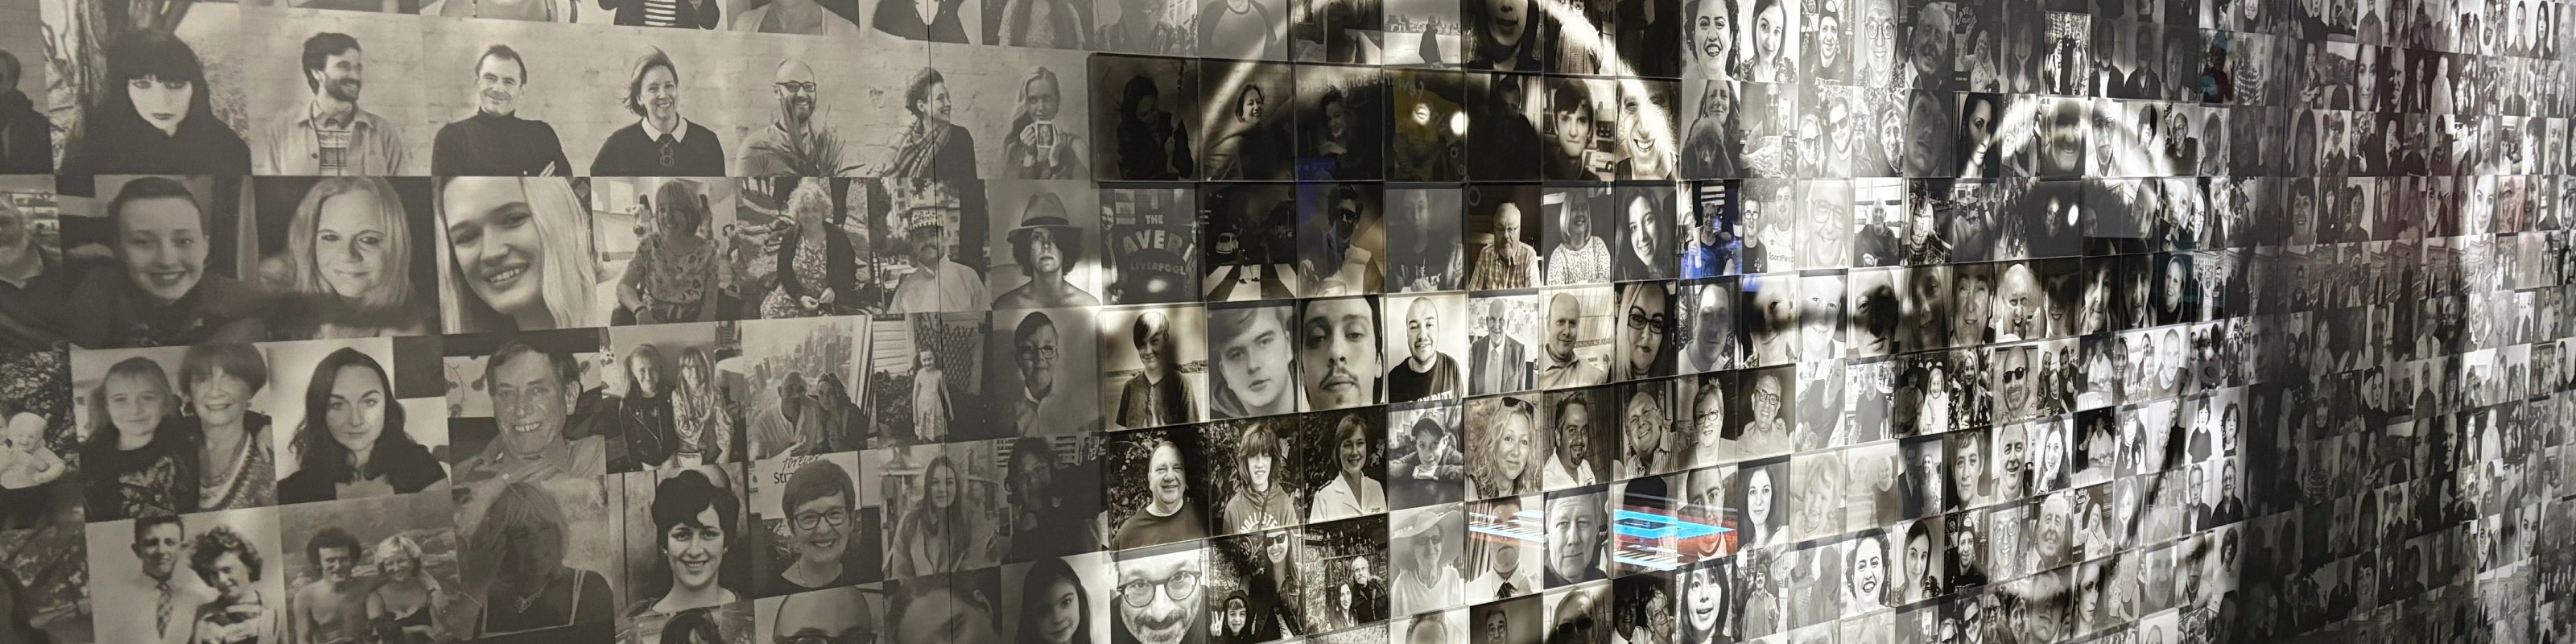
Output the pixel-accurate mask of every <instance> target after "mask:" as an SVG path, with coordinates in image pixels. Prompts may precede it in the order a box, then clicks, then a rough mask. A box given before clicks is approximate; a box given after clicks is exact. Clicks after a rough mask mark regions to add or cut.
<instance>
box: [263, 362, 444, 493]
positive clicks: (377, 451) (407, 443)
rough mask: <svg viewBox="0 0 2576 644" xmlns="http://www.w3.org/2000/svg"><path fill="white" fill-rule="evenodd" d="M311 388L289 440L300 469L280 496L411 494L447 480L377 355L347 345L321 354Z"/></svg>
mask: <svg viewBox="0 0 2576 644" xmlns="http://www.w3.org/2000/svg"><path fill="white" fill-rule="evenodd" d="M308 382H309V383H310V384H308V385H306V387H305V391H304V422H303V424H301V425H298V426H297V427H296V428H295V436H294V437H293V438H292V439H291V442H290V443H288V445H289V448H290V449H291V450H293V451H294V453H295V458H296V470H295V473H294V474H291V475H288V476H287V477H286V479H285V480H283V481H279V482H278V484H277V496H278V499H279V500H280V501H282V502H285V503H306V502H312V501H328V500H332V499H354V498H363V497H372V496H384V495H390V494H410V493H413V492H419V491H422V490H426V489H430V488H431V487H432V486H436V485H439V484H441V483H443V482H445V481H446V480H447V470H446V469H445V468H444V467H442V466H441V465H440V463H439V461H438V457H436V456H433V455H431V454H430V452H429V448H426V447H422V446H421V445H420V443H418V442H415V441H413V440H412V437H411V434H409V433H407V432H405V431H403V428H404V427H405V422H406V419H405V418H404V415H403V406H402V401H399V400H395V399H394V388H393V384H394V381H393V376H392V375H391V374H390V373H389V372H387V371H386V370H385V366H384V365H383V364H380V363H378V362H376V359H375V358H374V357H372V356H369V355H367V354H365V353H363V352H360V351H358V350H357V349H349V348H342V349H340V350H338V351H333V352H331V353H330V355H326V356H323V357H322V361H321V362H320V363H319V364H316V365H314V367H313V379H312V380H310V381H308Z"/></svg>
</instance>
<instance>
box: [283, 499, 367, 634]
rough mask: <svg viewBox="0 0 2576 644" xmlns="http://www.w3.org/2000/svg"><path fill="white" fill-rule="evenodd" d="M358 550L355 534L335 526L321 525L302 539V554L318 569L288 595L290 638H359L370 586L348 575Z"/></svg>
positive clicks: (363, 625) (355, 562)
mask: <svg viewBox="0 0 2576 644" xmlns="http://www.w3.org/2000/svg"><path fill="white" fill-rule="evenodd" d="M361 552H363V547H362V546H360V545H358V538H357V537H355V536H351V535H350V534H349V532H348V531H347V530H342V529H340V528H338V527H336V526H335V527H328V528H323V529H322V531H321V532H317V533H314V535H313V538H312V539H309V540H306V541H305V542H304V556H305V558H306V559H307V560H309V561H310V562H311V563H312V564H313V568H314V569H316V570H319V571H321V573H320V575H319V578H318V579H315V580H314V581H311V582H308V583H306V584H304V585H303V586H302V587H299V588H296V589H295V594H293V595H291V596H288V597H287V605H288V606H290V607H291V608H290V609H289V610H288V611H287V612H288V613H289V614H292V615H293V616H294V619H293V622H294V628H295V630H294V635H293V636H292V637H291V638H290V639H292V640H294V641H295V642H309V643H312V644H351V643H354V642H356V641H358V640H357V637H358V633H359V631H361V630H362V629H363V628H364V627H365V624H366V619H367V617H366V613H365V609H366V606H367V604H366V597H365V593H366V592H367V591H368V590H370V587H369V585H368V584H366V583H362V582H358V581H356V580H354V579H353V578H352V577H351V574H352V573H354V572H355V571H356V570H357V568H358V563H359V561H360V553H361Z"/></svg>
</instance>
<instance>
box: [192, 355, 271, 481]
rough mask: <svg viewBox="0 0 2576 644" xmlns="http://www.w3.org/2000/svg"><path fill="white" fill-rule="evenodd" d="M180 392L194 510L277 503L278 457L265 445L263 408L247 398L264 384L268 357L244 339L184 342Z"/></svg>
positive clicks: (266, 425)
mask: <svg viewBox="0 0 2576 644" xmlns="http://www.w3.org/2000/svg"><path fill="white" fill-rule="evenodd" d="M178 385H179V396H180V397H181V398H183V399H185V401H186V404H185V405H183V406H182V407H181V409H182V410H184V411H185V412H187V413H185V414H182V415H181V416H179V417H178V418H176V419H175V420H177V421H178V422H179V427H180V435H182V436H190V437H193V438H194V439H195V440H196V441H197V444H198V454H197V455H196V458H197V463H198V467H199V471H198V474H199V476H200V483H199V488H198V489H199V490H200V492H199V495H200V496H199V498H198V508H197V510H199V511H209V512H210V511H215V510H233V509H240V508H257V507H267V506H271V505H276V504H277V488H276V481H277V457H276V453H275V452H273V451H271V450H270V445H271V444H272V443H273V441H271V440H270V439H271V437H272V434H270V433H269V431H268V428H269V424H270V422H269V418H268V415H267V414H262V413H259V412H257V411H252V410H251V408H250V404H251V401H252V399H254V398H256V397H257V396H258V395H259V390H260V389H262V388H265V387H267V386H268V360H267V359H266V358H263V357H261V356H260V352H259V350H258V349H255V348H252V346H251V345H247V344H201V345H197V346H193V347H188V353H187V355H186V356H185V357H183V358H181V359H180V362H179V382H178Z"/></svg>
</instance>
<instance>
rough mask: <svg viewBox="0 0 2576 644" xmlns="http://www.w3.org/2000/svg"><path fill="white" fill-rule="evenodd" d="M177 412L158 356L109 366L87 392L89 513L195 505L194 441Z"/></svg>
mask: <svg viewBox="0 0 2576 644" xmlns="http://www.w3.org/2000/svg"><path fill="white" fill-rule="evenodd" d="M178 412H179V397H178V396H176V395H172V393H171V391H170V375H169V373H168V372H166V371H163V370H162V369H161V363H158V362H153V361H152V359H151V358H144V357H134V358H126V359H125V360H124V361H123V362H118V363H116V365H115V366H112V367H109V368H108V369H107V375H106V376H105V377H102V378H100V379H99V382H98V387H97V388H96V389H94V390H92V391H91V392H90V395H89V418H90V428H89V440H88V441H86V442H84V443H82V445H81V465H82V466H83V468H84V474H85V475H87V477H88V479H89V490H88V496H89V498H88V504H89V514H88V515H87V516H88V517H89V520H91V521H115V520H118V519H140V518H148V517H166V516H174V515H180V514H187V513H190V512H195V511H197V509H198V500H199V498H201V497H200V494H201V491H202V489H201V488H200V487H199V484H200V483H201V480H200V479H198V478H197V469H198V464H197V440H196V437H195V436H193V435H191V434H190V432H188V431H187V428H186V427H183V426H181V425H180V424H179V423H178V422H177V417H178V415H179V413H178Z"/></svg>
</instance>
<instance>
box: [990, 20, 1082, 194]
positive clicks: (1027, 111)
mask: <svg viewBox="0 0 2576 644" xmlns="http://www.w3.org/2000/svg"><path fill="white" fill-rule="evenodd" d="M1029 6H1041V7H1054V8H1051V9H1048V10H1047V11H1045V12H1044V13H1047V14H1048V16H1047V17H1048V18H1050V19H1052V20H1074V19H1075V15H1074V14H1073V13H1071V12H1070V11H1067V10H1065V9H1063V8H1062V7H1063V5H1061V4H1059V0H1010V4H1009V6H1008V7H1006V8H1005V9H1004V10H1005V11H1006V12H1007V11H1020V12H1021V13H1006V14H1005V16H1004V17H1003V19H1002V20H1003V25H1004V27H1003V29H1010V27H1009V26H1008V25H1010V24H1011V21H1012V20H1014V19H1017V20H1023V21H1029V20H1034V19H1033V18H1030V17H1029V16H1028V15H1027V14H1028V12H1027V9H1026V8H1027V7H1029ZM1060 28H1062V27H1060ZM1070 28H1071V29H1072V31H1069V32H1064V33H1068V34H1072V35H1071V36H1070V37H1071V38H1076V39H1079V38H1080V37H1081V33H1082V31H1081V27H1079V26H1072V27H1070ZM1006 33H1007V32H1006ZM1004 37H1005V38H1006V39H1007V38H1008V37H1009V36H1007V35H1005V36H1004ZM1074 42H1077V43H1078V42H1080V41H1079V40H1075V41H1074ZM1033 46H1034V45H1033ZM1065 47H1071V48H1078V47H1079V45H1065ZM1063 108H1064V83H1063V82H1062V81H1060V80H1058V79H1057V78H1056V74H1055V70H1052V69H1047V68H1045V67H1033V68H1030V69H1029V73H1028V74H1027V75H1025V76H1021V77H1020V102H1019V104H1018V105H1017V106H1015V107H1013V108H1012V110H1011V129H1008V130H1004V132H1008V133H1009V134H1008V135H1007V136H1006V137H1005V138H1003V139H1002V156H1003V158H1006V159H1009V160H1010V164H1011V165H1010V171H1009V174H1010V175H1011V176H1010V178H1013V179H1075V180H1089V179H1091V169H1090V168H1087V167H1083V164H1082V151H1083V150H1089V149H1091V148H1090V147H1088V145H1087V142H1085V141H1084V140H1083V137H1082V136H1081V135H1078V134H1075V133H1074V131H1075V130H1078V129H1083V128H1077V127H1067V126H1066V125H1065V124H1063V123H1058V122H1057V121H1056V119H1057V118H1058V117H1059V116H1061V115H1062V114H1063V111H1062V110H1063Z"/></svg>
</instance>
